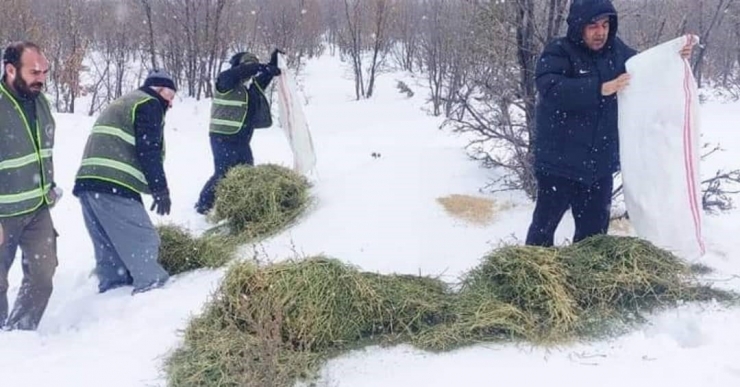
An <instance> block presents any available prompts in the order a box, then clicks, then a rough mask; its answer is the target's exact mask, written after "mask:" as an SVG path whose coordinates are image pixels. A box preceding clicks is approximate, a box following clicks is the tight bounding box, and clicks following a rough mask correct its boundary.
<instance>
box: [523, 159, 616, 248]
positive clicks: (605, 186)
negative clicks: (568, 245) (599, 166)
mask: <svg viewBox="0 0 740 387" xmlns="http://www.w3.org/2000/svg"><path fill="white" fill-rule="evenodd" d="M613 185H614V181H613V178H612V176H608V177H605V178H603V179H601V180H598V181H596V182H595V183H594V184H593V185H591V186H588V185H585V184H582V183H579V182H577V181H574V180H570V179H567V178H564V177H559V176H553V175H549V174H543V173H538V174H537V186H538V188H537V204H536V205H535V209H534V214H533V215H532V224H531V225H530V226H529V231H528V233H527V240H526V244H527V245H534V246H546V247H549V246H552V245H553V244H554V237H555V230H556V229H557V228H558V225H559V224H560V221H561V220H562V219H563V215H565V211H567V210H568V208H570V209H571V210H572V212H573V218H574V220H575V225H576V230H575V233H574V235H573V243H576V242H578V241H581V240H583V239H585V238H588V237H590V236H593V235H597V234H606V232H607V230H608V229H609V214H610V208H611V203H612V188H613Z"/></svg>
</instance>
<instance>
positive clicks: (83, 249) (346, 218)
mask: <svg viewBox="0 0 740 387" xmlns="http://www.w3.org/2000/svg"><path fill="white" fill-rule="evenodd" d="M340 74H344V75H340ZM398 79H404V80H405V81H406V82H407V83H409V84H410V85H413V84H414V83H413V80H410V79H408V78H405V77H404V76H403V75H402V74H383V75H382V76H381V78H379V80H378V82H379V83H378V86H377V87H378V89H377V91H376V95H375V96H374V98H373V99H372V100H369V101H360V102H357V101H354V100H353V98H352V91H353V85H352V80H351V79H350V78H349V72H347V71H346V67H345V66H344V65H342V64H341V63H340V62H339V61H338V59H337V58H332V57H324V58H321V59H318V60H314V61H311V62H309V63H308V65H307V67H306V71H305V73H303V74H301V84H302V89H303V97H304V102H305V103H306V105H305V113H306V116H307V119H308V121H309V123H310V126H311V131H312V135H313V140H314V144H315V147H316V153H317V158H318V164H317V170H318V173H317V174H316V176H315V177H314V184H315V186H314V188H313V195H314V196H315V197H316V198H317V202H316V205H315V206H314V207H313V208H312V209H311V212H310V213H309V214H307V216H306V217H305V218H304V219H303V220H302V221H301V223H299V224H297V225H296V226H294V227H292V228H291V229H289V230H286V231H285V232H283V233H282V234H280V235H277V236H275V237H273V238H271V239H269V240H267V241H265V242H264V243H262V244H260V245H258V246H254V247H252V246H249V247H245V248H244V249H242V251H241V252H242V253H243V254H244V255H245V256H252V255H253V254H255V253H257V254H260V255H262V256H263V258H267V259H271V260H280V259H284V258H288V257H292V256H294V255H295V254H299V255H314V254H320V253H323V254H328V255H331V256H334V257H337V258H339V259H342V260H345V261H347V262H351V263H353V264H356V265H359V266H360V267H361V268H362V269H364V270H368V271H377V272H382V273H391V272H397V273H412V274H417V273H421V274H433V275H442V277H443V278H444V279H448V280H451V281H453V280H455V279H456V278H457V276H459V275H460V274H461V273H462V272H464V271H466V270H468V269H469V268H471V267H473V266H475V265H476V264H477V263H478V261H479V258H480V257H481V256H482V255H483V254H484V253H485V252H487V251H488V250H490V249H491V248H493V247H495V246H496V245H498V244H499V243H501V242H502V241H503V242H517V243H519V242H520V241H523V239H524V236H525V234H526V229H527V226H528V223H529V219H530V216H531V211H532V209H533V205H532V203H530V202H529V201H527V200H526V198H525V197H524V196H523V195H522V194H520V193H502V194H496V195H492V194H482V193H479V192H478V189H479V188H480V187H482V186H483V185H484V184H485V183H486V182H487V181H488V180H489V179H490V178H491V177H492V176H493V173H494V172H493V171H490V170H485V169H481V168H480V167H479V166H478V165H477V164H476V163H475V162H473V161H471V160H470V159H469V158H468V157H467V156H466V154H465V151H464V149H463V147H464V145H465V143H466V142H465V140H464V139H463V138H459V137H456V136H455V135H452V134H450V133H447V132H444V131H441V130H439V129H438V126H439V124H440V123H441V121H440V119H439V118H435V117H432V116H429V115H428V114H426V112H425V109H424V100H425V96H424V95H425V92H424V89H423V88H421V87H415V88H414V86H412V88H414V91H415V92H416V95H415V96H414V97H412V98H410V99H409V98H407V97H406V96H405V95H403V94H400V93H399V92H398V91H397V89H396V80H398ZM209 107H210V102H209V101H207V100H206V101H194V100H187V99H186V100H182V99H178V100H177V101H176V106H175V107H174V108H173V109H172V110H171V111H170V112H169V113H168V117H167V125H166V141H167V159H166V164H165V169H166V172H167V176H168V179H169V182H170V190H171V192H172V201H173V207H172V214H171V215H170V216H167V217H159V216H157V215H156V214H154V213H150V214H151V216H152V217H153V219H154V220H155V222H157V223H163V222H174V223H177V224H180V225H183V226H185V227H188V228H190V229H191V230H194V231H196V232H198V231H201V230H203V229H204V228H206V227H208V224H207V223H206V222H205V219H204V218H203V217H202V216H200V215H198V214H197V213H196V212H195V211H194V210H193V205H194V203H195V201H196V200H197V197H198V194H199V192H200V189H201V187H202V186H203V184H204V183H205V181H206V180H207V178H208V177H209V175H210V174H211V173H212V170H213V166H212V161H211V160H212V159H211V154H210V147H209V145H208V135H207V128H208V125H207V123H208V120H209V115H208V113H209ZM56 118H57V123H58V129H57V145H56V148H55V162H56V168H57V175H58V180H57V184H58V185H59V186H61V187H62V188H63V189H64V190H65V196H64V198H63V199H62V201H61V202H60V203H59V205H58V206H57V207H55V208H54V210H53V217H54V221H55V224H56V227H57V229H58V231H59V234H60V238H59V267H58V269H57V274H56V277H55V281H54V282H55V289H54V293H53V295H52V298H51V300H50V304H49V308H48V310H47V313H46V315H45V316H44V319H43V320H42V323H41V326H40V327H39V330H38V331H37V332H0V386H13V387H27V386H28V387H31V386H33V387H36V386H39V387H40V386H74V387H82V386H91V387H92V386H106V387H119V386H120V387H136V386H160V385H164V384H165V381H164V375H163V374H162V372H161V364H162V360H163V358H164V357H165V356H166V355H167V354H168V352H169V351H170V350H171V349H173V348H174V347H175V346H177V345H178V344H179V342H180V339H181V336H180V331H181V330H182V329H183V328H185V326H186V324H187V321H188V318H189V317H190V316H192V315H193V314H196V313H198V312H199V311H200V310H201V307H202V306H203V304H204V302H205V301H206V300H207V298H208V296H209V295H210V293H211V292H212V291H213V290H214V289H215V287H216V286H217V285H218V281H219V280H220V278H221V277H222V275H223V270H215V271H199V272H194V273H188V274H185V275H181V276H178V277H174V280H173V282H171V283H170V284H168V285H167V286H166V287H165V288H163V289H158V290H155V291H151V292H148V293H144V294H140V295H137V296H131V294H130V289H127V288H122V289H116V290H114V291H111V292H109V293H106V294H104V295H98V294H97V293H96V290H97V288H96V282H95V280H94V279H93V278H90V276H89V274H90V272H91V270H92V269H93V266H94V259H93V249H92V244H91V242H90V239H89V237H88V235H87V233H86V230H85V227H84V223H83V220H82V215H81V209H80V205H79V203H78V202H77V200H76V199H75V198H74V197H73V196H72V194H71V190H72V187H73V184H74V174H75V172H76V170H77V168H78V164H79V161H80V157H81V154H82V150H83V147H84V143H85V140H86V136H87V134H88V131H89V130H90V128H91V125H92V123H93V120H94V118H92V117H87V116H85V115H84V114H76V115H69V114H58V115H56ZM701 118H702V129H703V132H704V136H703V141H708V142H721V144H722V146H723V148H725V149H726V151H725V152H721V153H718V154H715V155H714V156H712V158H711V159H709V160H708V161H707V162H706V163H705V164H703V166H702V167H703V172H702V173H703V175H704V176H705V177H706V176H711V175H713V174H714V172H715V171H716V169H717V168H720V167H728V168H730V167H735V168H737V167H738V162H739V161H738V160H740V133H738V131H737V129H738V122H740V104H738V103H734V104H733V103H720V102H707V103H706V104H705V105H703V107H702V110H701ZM275 121H276V122H277V120H275ZM253 149H254V153H255V159H256V161H257V162H258V163H280V164H283V165H285V166H290V165H291V163H292V161H291V160H292V159H291V157H292V156H291V152H290V148H289V146H288V144H287V141H286V139H285V136H284V135H283V133H282V131H281V129H280V128H278V127H273V128H271V129H263V130H258V131H257V132H256V134H255V137H254V140H253ZM373 152H379V153H380V154H381V157H380V158H373V157H371V153H373ZM450 194H469V195H478V196H483V197H487V198H491V199H494V200H495V201H496V203H497V205H498V206H499V207H500V208H501V210H500V211H499V212H498V213H497V214H496V217H495V219H494V221H493V222H492V223H491V224H489V225H486V226H475V225H469V224H466V223H465V222H463V221H461V220H457V219H455V218H452V217H450V216H449V215H448V214H447V213H446V212H445V211H444V210H443V208H442V206H441V205H440V204H439V203H438V202H437V201H436V199H437V198H438V197H441V196H446V195H450ZM145 203H146V204H147V205H148V204H149V203H150V199H149V198H147V199H145ZM666 216H667V217H669V216H670V214H667V215H666ZM668 221H670V219H668ZM705 221H706V223H705V225H704V230H705V232H706V238H707V247H708V250H709V253H708V254H707V256H706V257H704V260H703V262H704V263H706V264H708V265H710V266H712V267H714V268H716V269H717V270H718V271H717V272H716V273H714V274H712V278H716V279H717V280H719V281H722V282H721V286H723V287H728V288H733V289H738V290H740V280H738V279H736V278H734V276H735V275H737V274H740V260H739V259H738V256H740V238H738V233H737V232H738V226H737V224H738V223H740V212H738V211H737V210H733V211H731V212H729V213H725V214H721V215H716V216H707V217H706V219H705ZM733 225H734V226H733ZM572 230H573V223H572V219H571V218H570V215H566V219H565V221H564V222H563V224H562V226H561V227H560V229H559V230H558V233H557V239H558V241H560V242H562V241H564V240H565V239H567V238H569V237H570V236H571V235H572ZM21 277H22V273H21V268H20V255H19V256H18V259H16V262H15V265H14V266H13V269H12V270H11V273H10V283H11V289H10V292H9V296H10V301H11V302H12V301H13V300H14V298H15V294H16V292H17V290H18V286H19V284H20V280H21ZM738 321H740V310H729V311H728V310H723V309H721V308H720V307H718V306H713V305H702V306H697V305H688V306H684V307H681V308H679V309H677V310H672V311H669V312H665V313H662V314H660V315H657V316H653V317H652V319H651V323H650V324H648V325H647V326H645V327H644V328H643V329H640V330H638V331H635V332H633V333H631V334H629V335H626V336H623V337H620V338H617V339H614V340H611V341H604V342H598V343H591V344H588V345H586V344H580V345H575V346H569V347H562V348H551V349H548V350H544V349H539V348H530V347H526V346H511V345H506V346H504V345H481V346H477V347H471V348H469V349H463V350H458V351H455V352H451V353H447V354H443V355H432V354H428V353H423V352H420V351H417V350H414V349H412V348H410V347H406V346H399V347H395V348H390V349H379V348H367V349H365V350H361V351H355V352H352V353H350V354H348V355H347V356H344V357H342V358H338V359H335V360H332V361H330V362H329V363H328V364H327V365H326V367H325V368H324V369H323V371H322V381H323V382H325V385H327V386H342V387H350V386H351V387H363V386H388V387H394V386H398V387H401V386H403V387H406V386H424V387H436V386H453V385H454V386H491V385H501V386H508V385H516V386H521V387H524V386H542V385H544V384H548V385H556V386H557V385H568V386H571V387H576V386H619V387H624V386H672V387H676V386H699V385H701V386H718V387H720V386H727V387H731V386H740V362H739V361H738V360H737V359H738V358H740V329H738ZM736 356H738V357H736Z"/></svg>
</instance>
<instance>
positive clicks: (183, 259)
mask: <svg viewBox="0 0 740 387" xmlns="http://www.w3.org/2000/svg"><path fill="white" fill-rule="evenodd" d="M157 231H158V232H159V238H160V241H161V242H160V245H159V263H160V264H161V265H162V267H164V269H165V270H166V271H167V272H168V273H169V274H171V275H174V274H179V273H183V272H186V271H190V270H195V269H200V268H217V267H221V266H223V265H224V264H225V263H226V262H228V261H229V260H230V259H231V256H232V254H233V252H234V249H235V248H236V245H235V244H234V243H232V242H231V241H230V240H228V239H227V238H224V237H219V236H211V237H195V236H193V235H192V234H191V233H190V232H189V231H188V230H186V229H184V228H182V227H180V226H177V225H163V226H158V227H157Z"/></svg>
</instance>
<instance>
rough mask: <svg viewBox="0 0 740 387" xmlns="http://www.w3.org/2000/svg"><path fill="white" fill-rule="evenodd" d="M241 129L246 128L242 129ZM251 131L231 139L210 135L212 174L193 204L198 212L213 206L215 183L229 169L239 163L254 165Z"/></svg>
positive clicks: (204, 211)
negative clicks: (242, 136) (243, 135)
mask: <svg viewBox="0 0 740 387" xmlns="http://www.w3.org/2000/svg"><path fill="white" fill-rule="evenodd" d="M242 130H246V128H245V129H242ZM251 139H252V132H251V131H250V132H249V133H248V134H247V136H246V137H244V138H241V135H240V138H239V139H238V140H232V139H229V138H225V137H223V136H211V152H212V153H213V169H214V172H213V176H211V178H210V179H208V181H207V182H206V184H205V186H203V189H202V190H201V191H200V198H199V199H198V203H196V205H195V209H196V210H197V211H198V212H199V213H202V214H203V213H206V212H208V211H209V210H210V209H211V208H213V203H214V202H215V201H216V185H218V182H219V181H221V179H223V178H224V176H226V173H227V172H228V171H229V169H231V168H233V167H235V166H237V165H240V164H244V165H254V158H253V157H252V148H251V146H250V144H249V143H250V142H251Z"/></svg>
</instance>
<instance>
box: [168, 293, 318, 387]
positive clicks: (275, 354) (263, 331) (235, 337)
mask: <svg viewBox="0 0 740 387" xmlns="http://www.w3.org/2000/svg"><path fill="white" fill-rule="evenodd" d="M220 307H221V305H220V304H214V305H212V306H210V307H209V308H208V309H207V310H206V312H205V313H204V314H203V315H202V316H199V317H196V318H194V319H193V320H192V321H191V323H190V325H189V326H188V328H187V329H186V331H185V335H184V336H185V337H184V345H183V346H181V347H179V348H178V349H176V350H175V351H174V352H173V353H172V355H171V357H169V358H168V359H167V360H166V362H165V365H164V366H165V369H166V370H167V373H168V383H169V384H168V385H169V386H187V387H210V386H239V387H264V386H286V387H287V386H292V385H293V383H294V381H295V380H296V379H306V378H308V377H309V376H310V375H308V374H306V372H307V370H311V369H317V368H318V367H319V365H320V360H321V358H320V356H319V355H318V354H316V353H311V352H307V351H302V352H301V351H296V350H294V349H292V348H290V346H289V345H288V344H286V343H284V342H283V340H282V338H281V336H280V332H279V329H278V328H279V325H280V321H279V318H278V319H276V320H274V321H271V320H268V319H265V320H263V321H262V322H261V324H253V325H252V327H253V329H254V330H255V331H256V333H255V334H245V333H244V332H243V331H242V330H240V328H239V327H238V326H237V324H236V323H235V321H234V320H233V316H230V315H228V314H224V311H223V310H222V309H221V308H220ZM269 311H270V309H269V306H267V305H266V306H265V309H264V312H265V313H267V312H269Z"/></svg>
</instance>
